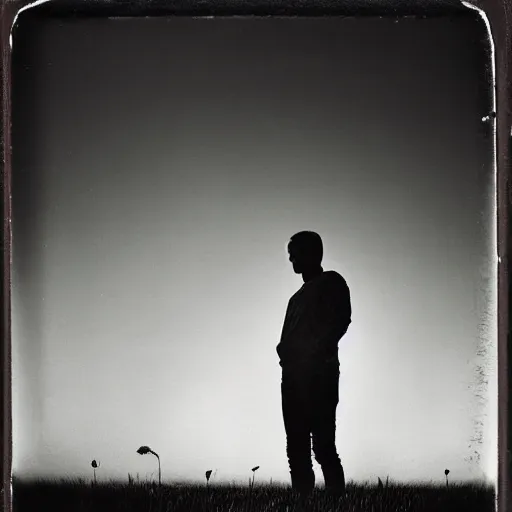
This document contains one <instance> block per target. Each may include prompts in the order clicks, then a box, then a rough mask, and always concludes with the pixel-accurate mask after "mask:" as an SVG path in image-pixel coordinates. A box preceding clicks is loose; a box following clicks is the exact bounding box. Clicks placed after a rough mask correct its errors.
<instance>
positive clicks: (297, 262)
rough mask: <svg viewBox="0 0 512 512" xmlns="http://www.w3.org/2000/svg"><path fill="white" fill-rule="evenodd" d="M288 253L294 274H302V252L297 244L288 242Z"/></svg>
mask: <svg viewBox="0 0 512 512" xmlns="http://www.w3.org/2000/svg"><path fill="white" fill-rule="evenodd" d="M288 254H289V255H290V258H289V259H290V262H291V264H292V266H293V270H294V272H295V273H296V274H302V272H303V267H304V265H303V259H304V258H303V254H301V251H300V250H299V249H298V248H297V244H293V243H292V242H290V243H289V244H288Z"/></svg>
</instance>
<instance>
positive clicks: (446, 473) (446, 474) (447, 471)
mask: <svg viewBox="0 0 512 512" xmlns="http://www.w3.org/2000/svg"><path fill="white" fill-rule="evenodd" d="M449 472H450V470H449V469H445V470H444V474H445V476H446V487H448V473H449Z"/></svg>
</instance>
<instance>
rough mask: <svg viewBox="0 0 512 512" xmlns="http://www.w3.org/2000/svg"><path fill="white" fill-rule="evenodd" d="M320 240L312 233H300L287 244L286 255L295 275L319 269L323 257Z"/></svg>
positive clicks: (318, 236)
mask: <svg viewBox="0 0 512 512" xmlns="http://www.w3.org/2000/svg"><path fill="white" fill-rule="evenodd" d="M323 252H324V249H323V244H322V239H321V238H320V235H319V234H318V233H315V232H313V231H301V232H299V233H296V234H295V235H293V236H292V237H291V239H290V242H289V243H288V254H289V255H290V261H291V263H292V265H293V270H294V271H295V273H296V274H302V273H304V272H307V271H308V270H312V269H315V268H317V267H319V266H320V265H321V263H322V257H323Z"/></svg>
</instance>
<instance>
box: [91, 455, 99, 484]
mask: <svg viewBox="0 0 512 512" xmlns="http://www.w3.org/2000/svg"><path fill="white" fill-rule="evenodd" d="M91 466H92V470H93V471H94V483H96V468H99V467H100V464H99V462H96V460H93V461H92V462H91Z"/></svg>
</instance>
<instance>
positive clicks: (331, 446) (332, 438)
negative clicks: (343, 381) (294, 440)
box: [311, 366, 345, 495]
mask: <svg viewBox="0 0 512 512" xmlns="http://www.w3.org/2000/svg"><path fill="white" fill-rule="evenodd" d="M339 376H340V374H339V368H338V367H337V366H335V367H333V368H327V369H326V370H325V371H323V372H321V373H320V374H318V377H317V378H316V379H315V385H314V388H315V395H316V400H314V401H313V411H312V420H311V430H312V434H313V451H314V452H315V458H316V460H317V461H318V463H319V464H320V466H321V467H322V472H323V474H324V479H325V488H326V490H328V491H330V492H332V493H333V494H337V495H339V494H344V493H345V474H344V471H343V466H342V465H341V461H340V458H339V456H338V452H337V450H336V407H337V405H338V400H339Z"/></svg>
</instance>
